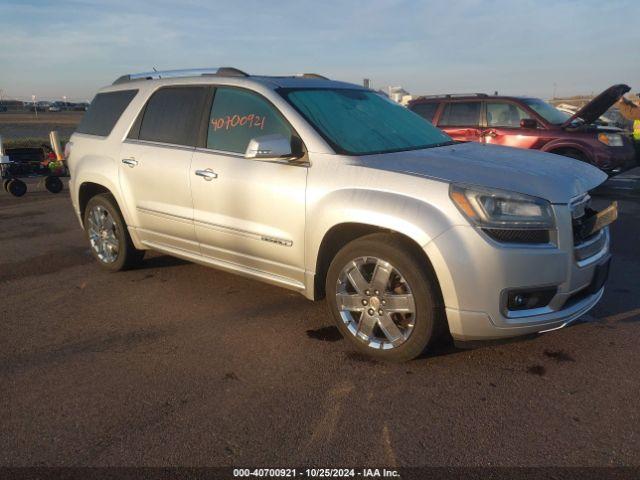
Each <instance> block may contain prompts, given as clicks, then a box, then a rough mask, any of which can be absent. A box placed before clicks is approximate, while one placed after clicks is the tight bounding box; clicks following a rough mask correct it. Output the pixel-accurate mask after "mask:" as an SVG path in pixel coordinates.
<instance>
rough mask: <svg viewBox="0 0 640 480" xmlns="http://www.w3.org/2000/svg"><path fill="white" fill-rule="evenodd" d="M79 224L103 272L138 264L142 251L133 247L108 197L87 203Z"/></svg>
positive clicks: (116, 210)
mask: <svg viewBox="0 0 640 480" xmlns="http://www.w3.org/2000/svg"><path fill="white" fill-rule="evenodd" d="M83 225H84V229H85V233H86V235H87V239H88V240H89V245H90V246H91V253H92V254H93V256H94V257H95V259H96V260H97V261H98V263H99V264H100V265H101V266H102V267H103V268H105V269H106V270H110V271H112V272H117V271H120V270H126V269H129V268H132V267H134V266H136V265H138V264H139V263H140V262H141V261H142V258H143V257H144V250H138V249H137V248H135V247H134V245H133V242H132V240H131V236H130V235H129V231H128V229H127V224H126V222H125V221H124V218H123V216H122V213H121V212H120V209H119V208H118V205H117V203H116V201H115V199H114V198H113V196H112V195H110V194H108V193H101V194H99V195H96V196H94V197H92V198H91V199H90V200H89V202H88V203H87V206H86V208H85V211H84V218H83Z"/></svg>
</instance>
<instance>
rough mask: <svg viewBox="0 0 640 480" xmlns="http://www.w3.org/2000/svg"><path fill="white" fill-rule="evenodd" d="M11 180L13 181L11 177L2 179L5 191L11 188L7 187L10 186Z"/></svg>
mask: <svg viewBox="0 0 640 480" xmlns="http://www.w3.org/2000/svg"><path fill="white" fill-rule="evenodd" d="M10 181H11V179H10V178H5V179H4V180H3V181H2V188H4V191H5V192H8V191H9V190H8V189H7V187H8V185H9V182H10Z"/></svg>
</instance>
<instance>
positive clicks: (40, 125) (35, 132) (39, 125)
mask: <svg viewBox="0 0 640 480" xmlns="http://www.w3.org/2000/svg"><path fill="white" fill-rule="evenodd" d="M82 115H84V112H38V116H37V117H36V116H35V114H34V113H0V135H1V136H2V138H3V139H5V140H17V139H22V138H44V139H48V138H49V132H50V131H51V130H56V131H57V132H58V133H59V134H60V138H69V137H70V136H71V134H72V133H73V131H74V130H75V129H76V126H77V125H78V123H80V120H81V119H82Z"/></svg>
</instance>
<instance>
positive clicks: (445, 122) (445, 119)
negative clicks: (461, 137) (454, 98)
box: [438, 102, 481, 127]
mask: <svg viewBox="0 0 640 480" xmlns="http://www.w3.org/2000/svg"><path fill="white" fill-rule="evenodd" d="M480 105H481V104H480V102H451V103H448V104H447V105H446V106H445V107H444V111H443V112H442V115H441V116H440V121H439V122H438V126H443V127H477V126H479V125H480Z"/></svg>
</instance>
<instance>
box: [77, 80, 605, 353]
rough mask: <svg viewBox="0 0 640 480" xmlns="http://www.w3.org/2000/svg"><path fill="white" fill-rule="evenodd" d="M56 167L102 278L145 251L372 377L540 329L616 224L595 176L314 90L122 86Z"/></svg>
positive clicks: (239, 84) (171, 83) (584, 307)
mask: <svg viewBox="0 0 640 480" xmlns="http://www.w3.org/2000/svg"><path fill="white" fill-rule="evenodd" d="M66 155H67V158H68V166H69V170H70V174H71V178H70V181H69V190H70V192H71V201H72V204H73V208H74V211H75V213H76V215H77V217H78V220H79V222H80V225H81V227H82V228H83V229H84V231H85V234H86V237H87V241H88V243H89V245H90V247H91V252H92V253H93V255H94V257H95V259H96V260H97V262H98V263H99V264H100V265H101V266H102V267H104V268H105V269H107V270H111V271H117V270H122V269H125V268H129V267H132V266H133V265H135V264H137V263H139V262H141V261H142V259H143V256H144V254H145V251H147V250H155V251H158V252H162V253H164V254H168V255H173V256H176V257H180V258H183V259H186V260H189V261H193V262H197V263H200V264H202V265H206V266H210V267H215V268H218V269H221V270H225V271H230V272H234V273H237V274H240V275H244V276H247V277H250V278H253V279H255V280H259V281H264V282H269V283H271V284H274V285H278V286H281V287H284V288H287V289H291V290H294V291H297V292H300V293H301V294H302V295H304V296H305V297H307V298H308V299H310V300H318V299H322V298H324V299H326V302H327V305H328V307H329V310H330V312H331V315H332V317H333V320H334V321H335V324H336V326H337V327H338V329H339V330H340V332H341V333H342V335H343V336H344V337H345V338H347V339H348V340H349V341H350V342H351V343H352V345H353V346H354V347H355V348H356V349H358V350H360V351H361V352H364V353H366V354H368V355H371V356H372V357H375V358H378V359H383V360H408V359H411V358H413V357H415V356H417V355H420V354H421V353H422V352H423V351H425V349H429V348H430V347H431V346H432V345H433V344H434V342H436V341H437V340H438V338H440V337H442V336H443V335H451V336H452V337H453V338H454V340H456V341H457V342H459V343H460V344H463V345H469V344H472V343H473V342H476V341H484V340H494V339H503V338H507V337H514V336H518V335H524V334H532V333H537V332H544V331H548V330H553V329H557V328H560V327H563V326H565V325H568V324H570V323H571V322H573V321H574V320H576V319H578V318H579V317H580V316H582V315H584V314H585V313H586V312H587V311H589V310H590V309H591V308H592V307H593V306H594V305H596V303H597V302H598V301H599V300H600V298H601V297H602V295H603V292H604V288H605V283H606V278H607V272H608V268H609V261H610V254H609V227H608V225H609V223H611V222H612V221H613V220H615V218H616V215H617V210H616V206H615V204H612V205H610V206H609V207H607V208H604V209H602V210H601V211H596V210H595V209H593V208H592V206H591V205H590V196H589V192H590V191H591V190H592V189H594V188H595V187H597V186H598V185H600V184H601V183H602V182H603V181H604V180H605V179H606V178H607V176H606V175H605V174H604V173H603V172H601V171H600V170H598V169H597V168H594V167H593V166H591V165H588V164H587V163H584V162H580V161H577V160H575V159H571V158H566V157H559V156H557V155H551V154H548V153H543V152H536V151H528V150H522V149H517V148H506V147H497V146H493V145H489V144H478V143H471V142H469V143H459V142H455V141H453V140H452V138H451V137H450V136H448V135H447V134H445V133H444V132H442V131H441V130H439V129H438V128H435V127H434V126H432V125H431V124H429V123H428V122H425V121H424V120H423V119H422V118H421V117H420V116H418V115H416V114H415V113H413V112H411V111H410V110H408V109H406V108H404V107H402V106H400V105H398V104H397V103H395V102H393V101H391V100H389V99H388V98H386V97H384V96H383V95H381V94H379V93H378V92H374V91H371V90H369V89H366V88H362V87H360V86H357V85H353V84H349V83H344V82H338V81H333V80H329V79H326V78H324V77H321V76H319V75H314V74H305V75H299V76H274V77H266V76H254V75H248V74H246V73H244V72H242V71H240V70H237V69H234V68H220V69H212V70H205V71H189V72H180V71H178V72H176V71H172V72H149V73H142V74H133V75H125V76H123V77H121V78H119V79H118V80H116V81H115V82H114V83H113V84H112V85H109V86H107V87H105V88H103V89H102V90H100V92H99V93H98V94H97V95H96V96H95V98H94V99H93V101H92V103H91V106H90V107H89V109H88V111H87V113H86V114H85V115H84V117H83V119H82V122H81V123H80V125H79V126H78V128H77V130H76V132H75V133H74V134H73V135H72V137H71V140H70V142H69V143H68V144H67V152H66ZM243 285H244V286H243V287H242V288H244V289H245V290H244V294H245V295H246V298H247V302H251V297H252V295H251V284H250V283H244V284H243ZM169 288H170V287H169ZM178 290H180V289H178ZM178 290H176V292H178ZM176 292H174V294H172V295H171V299H172V300H171V301H184V302H185V308H188V304H187V303H186V302H188V301H194V300H193V299H191V300H187V299H186V298H184V299H181V296H180V295H181V294H180V293H176ZM131 295H144V292H143V291H139V292H136V291H135V290H132V291H131ZM197 301H203V302H223V301H224V299H223V298H222V297H221V296H220V292H215V291H212V292H211V294H210V296H209V297H208V298H203V299H199V300H197ZM276 304H277V301H276ZM274 305H275V304H274ZM283 305H284V304H283ZM283 308H285V307H284V306H283ZM258 317H259V316H257V317H255V318H250V319H243V320H242V321H243V322H246V321H259V320H260V318H258ZM237 320H238V319H237V318H235V314H234V313H233V312H229V318H228V319H217V320H216V321H229V322H237ZM300 322H305V318H300ZM238 328H241V326H240V325H239V326H238ZM292 328H294V326H292ZM224 341H225V339H224V338H219V339H216V342H224ZM259 341H261V339H260V338H255V337H252V338H247V342H259Z"/></svg>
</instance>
